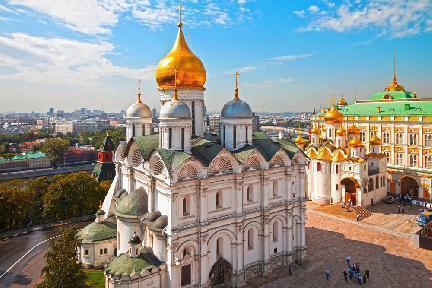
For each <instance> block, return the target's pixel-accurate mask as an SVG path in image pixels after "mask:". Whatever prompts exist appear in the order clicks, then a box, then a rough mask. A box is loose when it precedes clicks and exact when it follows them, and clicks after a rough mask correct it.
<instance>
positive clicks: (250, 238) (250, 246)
mask: <svg viewBox="0 0 432 288" xmlns="http://www.w3.org/2000/svg"><path fill="white" fill-rule="evenodd" d="M253 248H254V231H253V229H252V228H250V229H249V230H248V250H252V249H253Z"/></svg>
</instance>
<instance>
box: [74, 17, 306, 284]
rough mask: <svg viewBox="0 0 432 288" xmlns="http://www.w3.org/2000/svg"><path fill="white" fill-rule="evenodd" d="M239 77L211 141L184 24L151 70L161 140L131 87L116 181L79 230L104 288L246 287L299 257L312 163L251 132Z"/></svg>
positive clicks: (202, 75)
mask: <svg viewBox="0 0 432 288" xmlns="http://www.w3.org/2000/svg"><path fill="white" fill-rule="evenodd" d="M238 78H239V74H238V73H236V79H235V89H234V93H233V94H234V95H233V97H232V100H230V101H228V102H227V103H226V104H225V105H224V106H223V108H222V110H221V117H220V127H219V128H220V129H219V131H220V132H219V135H218V140H217V141H211V140H208V139H206V137H205V133H204V132H205V129H204V120H205V114H206V108H205V101H204V92H205V88H204V85H205V82H206V70H205V68H204V65H203V63H202V62H201V60H200V59H199V58H198V57H197V56H196V55H195V54H194V53H193V52H192V51H191V49H190V48H189V46H188V44H187V42H186V40H185V38H184V35H183V27H182V22H181V21H180V22H179V24H178V34H177V39H176V41H175V43H174V46H173V48H172V50H171V51H170V52H169V53H168V54H167V55H166V56H165V57H164V58H163V59H162V60H161V61H160V62H159V65H158V66H157V69H156V81H157V84H158V87H159V91H160V101H161V109H160V115H159V133H158V134H155V133H154V131H153V129H152V121H151V120H152V116H153V115H152V111H151V110H150V108H149V107H148V106H147V105H146V104H145V103H144V102H143V95H142V93H141V91H140V89H138V92H137V99H136V102H135V103H134V104H133V105H132V106H130V107H129V108H128V109H127V111H126V130H127V131H126V135H127V136H126V138H127V139H126V141H125V142H121V143H120V144H119V146H118V147H117V148H116V150H115V152H114V155H113V161H114V164H115V177H114V180H113V182H112V185H111V187H110V189H109V191H108V194H107V195H106V197H105V200H104V202H103V205H102V206H101V208H100V210H99V211H98V212H97V213H96V216H97V217H96V220H95V222H94V223H91V224H89V225H88V226H86V227H85V228H84V229H82V230H81V231H80V232H79V237H80V239H81V241H82V244H81V246H80V247H79V251H78V253H79V258H80V261H81V262H82V263H83V265H84V266H86V267H99V268H101V267H104V271H105V272H104V273H105V287H172V288H173V287H242V286H245V285H246V281H247V280H248V279H250V278H252V277H256V276H264V275H267V274H268V273H270V272H271V271H272V270H274V269H276V268H278V267H281V266H288V265H294V264H301V263H302V261H303V260H304V259H305V257H306V246H305V221H306V218H305V210H306V206H305V204H306V203H305V201H306V200H305V178H306V174H305V165H306V159H307V157H306V156H305V154H304V152H303V151H302V150H301V149H298V147H297V146H296V145H295V144H294V143H291V142H290V141H288V140H286V139H278V140H273V139H270V138H269V137H267V136H266V135H265V134H264V133H262V132H253V131H252V126H253V114H252V109H251V107H250V106H249V104H248V103H246V101H244V100H242V99H241V95H239V94H240V93H239V89H238Z"/></svg>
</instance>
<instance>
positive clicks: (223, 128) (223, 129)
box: [223, 125, 225, 146]
mask: <svg viewBox="0 0 432 288" xmlns="http://www.w3.org/2000/svg"><path fill="white" fill-rule="evenodd" d="M223 145H224V146H225V125H223Z"/></svg>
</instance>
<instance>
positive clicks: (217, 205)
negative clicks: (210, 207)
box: [216, 191, 223, 209]
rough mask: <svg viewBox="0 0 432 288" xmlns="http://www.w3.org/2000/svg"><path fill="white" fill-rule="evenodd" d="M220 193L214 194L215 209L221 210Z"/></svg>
mask: <svg viewBox="0 0 432 288" xmlns="http://www.w3.org/2000/svg"><path fill="white" fill-rule="evenodd" d="M222 206H223V204H222V191H219V192H216V209H219V208H222Z"/></svg>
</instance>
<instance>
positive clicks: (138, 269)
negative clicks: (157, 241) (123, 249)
mask: <svg viewBox="0 0 432 288" xmlns="http://www.w3.org/2000/svg"><path fill="white" fill-rule="evenodd" d="M162 263H163V262H161V261H160V260H159V259H157V257H156V256H155V255H154V254H153V253H152V252H151V249H149V248H141V253H140V254H139V255H138V256H137V257H131V256H130V255H129V254H128V253H123V254H120V255H119V256H117V257H114V258H113V259H112V260H111V261H110V262H108V264H107V266H106V268H105V274H107V275H110V276H119V277H121V276H133V275H141V273H143V272H145V271H148V270H151V269H153V268H155V267H159V266H160V265H161V264H162Z"/></svg>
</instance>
